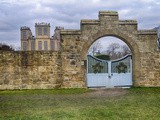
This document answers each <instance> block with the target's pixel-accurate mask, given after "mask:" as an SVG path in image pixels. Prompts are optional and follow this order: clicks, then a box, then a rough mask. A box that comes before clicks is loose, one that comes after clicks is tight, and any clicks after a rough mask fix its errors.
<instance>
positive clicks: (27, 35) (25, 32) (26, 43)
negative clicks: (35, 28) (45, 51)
mask: <svg viewBox="0 0 160 120" xmlns="http://www.w3.org/2000/svg"><path fill="white" fill-rule="evenodd" d="M31 46H33V48H31ZM21 50H23V51H27V50H34V40H33V36H32V32H31V29H30V28H29V27H26V26H24V27H21Z"/></svg>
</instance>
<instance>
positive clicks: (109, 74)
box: [106, 61, 112, 88]
mask: <svg viewBox="0 0 160 120" xmlns="http://www.w3.org/2000/svg"><path fill="white" fill-rule="evenodd" d="M111 74H112V73H111V61H108V81H107V84H106V87H107V88H111V87H112V83H111V77H112V76H111Z"/></svg>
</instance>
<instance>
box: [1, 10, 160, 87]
mask: <svg viewBox="0 0 160 120" xmlns="http://www.w3.org/2000/svg"><path fill="white" fill-rule="evenodd" d="M80 25H81V29H80V30H61V33H60V34H61V49H60V50H61V51H59V52H53V51H48V52H45V51H30V52H29V51H28V52H20V51H19V52H3V51H0V89H51V88H59V87H63V88H71V87H72V88H73V87H87V85H86V82H87V78H86V76H87V63H86V60H87V52H88V49H89V47H90V46H91V45H92V43H93V42H95V41H96V40H97V39H99V38H101V37H104V36H114V37H117V38H119V39H121V40H122V41H124V42H125V43H126V44H127V45H128V46H129V47H130V49H131V51H132V61H133V63H132V65H133V68H132V69H133V76H132V79H133V85H134V86H160V51H159V49H158V48H157V45H156V41H157V34H156V31H154V30H138V29H137V26H138V25H137V21H136V20H119V16H118V13H117V12H108V11H100V12H99V19H98V20H81V24H80Z"/></svg>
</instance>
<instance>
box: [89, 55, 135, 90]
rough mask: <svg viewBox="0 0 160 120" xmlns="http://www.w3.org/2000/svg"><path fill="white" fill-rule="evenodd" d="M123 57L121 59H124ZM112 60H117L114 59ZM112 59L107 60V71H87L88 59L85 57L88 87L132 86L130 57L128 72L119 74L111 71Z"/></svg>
mask: <svg viewBox="0 0 160 120" xmlns="http://www.w3.org/2000/svg"><path fill="white" fill-rule="evenodd" d="M127 56H128V55H127ZM125 57H126V56H125ZM125 57H123V58H121V59H124V58H125ZM121 59H119V60H121ZM114 61H118V60H114ZM114 61H107V62H108V73H88V59H87V86H88V87H106V88H113V87H130V86H132V84H133V83H132V58H131V59H130V73H120V74H119V73H112V72H111V67H112V66H111V63H112V62H114Z"/></svg>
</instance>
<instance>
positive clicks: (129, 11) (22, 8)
mask: <svg viewBox="0 0 160 120" xmlns="http://www.w3.org/2000/svg"><path fill="white" fill-rule="evenodd" d="M14 1H15V2H14V3H11V2H3V3H2V2H0V16H1V17H0V35H1V36H0V42H1V41H6V42H8V43H12V44H15V46H19V45H20V33H19V32H20V31H19V29H20V27H21V26H25V25H26V26H29V27H31V29H32V32H33V34H34V23H35V22H50V23H51V27H52V30H51V35H53V30H54V27H55V26H63V27H65V28H66V29H72V28H73V29H79V28H80V20H81V19H98V12H99V11H100V10H114V11H118V12H119V17H120V19H136V20H137V21H138V24H139V29H144V28H145V29H149V28H154V27H156V26H158V25H159V24H160V22H159V19H160V15H159V14H158V12H157V11H159V10H160V8H159V5H160V4H159V1H158V0H154V1H153V0H152V1H151V0H148V1H146V0H130V1H126V0H121V1H114V0H90V1H84V0H78V1H76V0H66V1H63V2H62V1H60V0H54V1H53V0H36V1H27V0H14ZM16 1H17V2H16ZM8 34H10V35H8ZM11 41H12V42H11Z"/></svg>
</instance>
